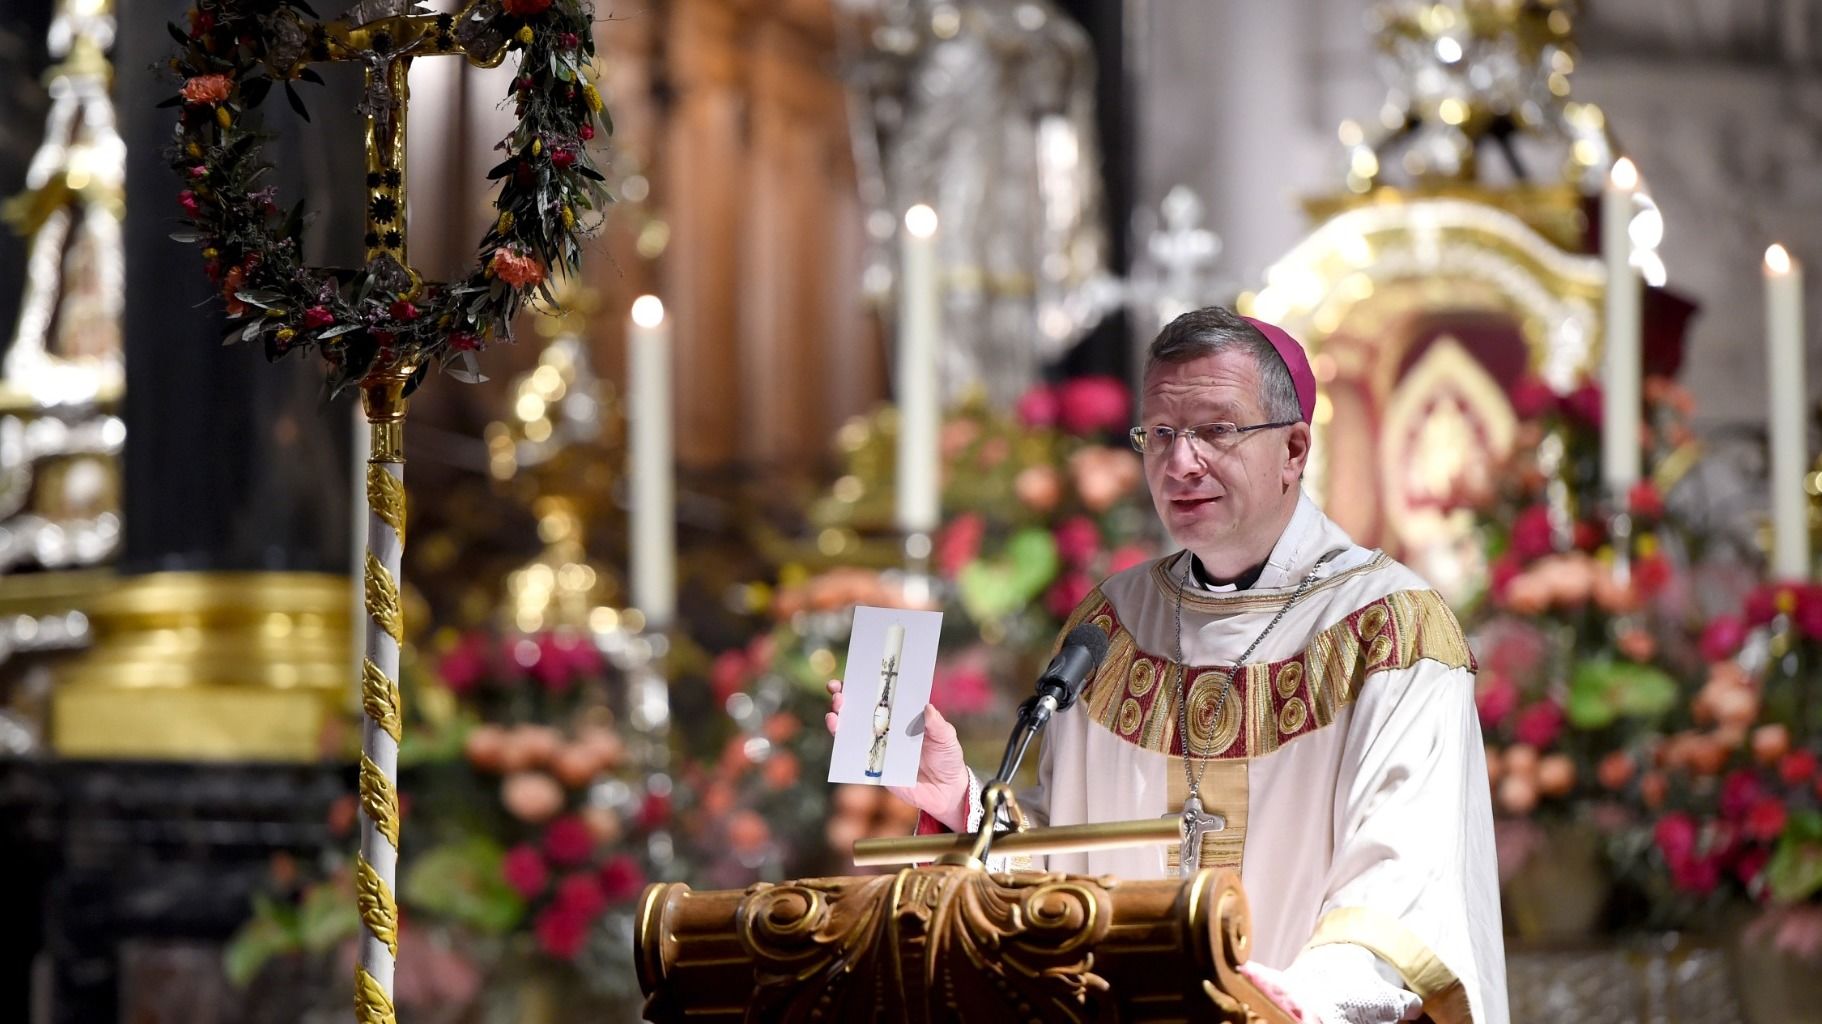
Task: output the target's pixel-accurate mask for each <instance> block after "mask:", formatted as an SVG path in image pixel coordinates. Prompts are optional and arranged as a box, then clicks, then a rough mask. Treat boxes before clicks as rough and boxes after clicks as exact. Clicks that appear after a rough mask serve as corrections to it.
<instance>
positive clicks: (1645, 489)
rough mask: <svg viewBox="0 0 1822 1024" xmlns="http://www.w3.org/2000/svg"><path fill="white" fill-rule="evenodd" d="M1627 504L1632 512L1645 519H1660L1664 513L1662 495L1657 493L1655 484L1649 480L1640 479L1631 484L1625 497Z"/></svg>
mask: <svg viewBox="0 0 1822 1024" xmlns="http://www.w3.org/2000/svg"><path fill="white" fill-rule="evenodd" d="M1626 502H1627V506H1628V507H1629V508H1630V509H1631V510H1632V514H1633V515H1635V516H1640V517H1642V518H1645V519H1661V518H1663V515H1664V496H1663V495H1661V494H1659V493H1658V489H1657V486H1656V485H1654V484H1653V483H1652V482H1651V481H1649V480H1640V481H1639V482H1638V483H1636V484H1633V485H1632V491H1631V493H1629V494H1628V495H1627V497H1626Z"/></svg>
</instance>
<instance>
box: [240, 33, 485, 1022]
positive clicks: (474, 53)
mask: <svg viewBox="0 0 1822 1024" xmlns="http://www.w3.org/2000/svg"><path fill="white" fill-rule="evenodd" d="M413 6H414V5H413V4H412V2H411V0H360V2H358V3H356V4H355V5H354V6H352V7H350V8H349V9H348V11H347V13H346V14H344V15H343V17H342V18H341V19H340V20H338V21H333V22H325V23H322V24H320V25H318V26H315V27H313V28H310V29H305V28H304V27H303V25H302V24H301V23H299V22H298V21H295V20H281V21H278V22H277V23H276V26H275V28H274V34H275V36H276V38H274V39H271V40H270V41H269V43H270V49H269V50H268V54H269V61H268V63H269V64H270V66H271V72H272V77H273V78H275V79H278V80H282V81H287V82H288V81H290V80H292V79H294V78H297V77H299V75H300V74H301V73H302V71H303V69H304V68H305V67H306V65H308V64H311V63H322V62H353V63H358V64H360V65H361V66H362V68H363V69H364V71H365V79H364V83H363V92H362V102H361V113H362V114H363V115H364V120H365V125H366V149H367V159H366V164H367V177H366V193H365V195H364V196H363V205H364V206H365V208H366V236H365V239H364V241H365V244H366V255H367V263H368V266H369V267H370V268H371V270H372V272H373V273H374V274H375V276H376V277H378V278H379V279H380V282H381V283H382V284H384V285H386V286H388V287H389V288H391V289H393V290H394V291H396V292H398V293H400V294H403V295H410V294H413V293H415V292H416V291H417V290H418V289H419V288H420V287H421V286H422V279H421V278H420V276H419V275H418V273H417V272H416V271H415V270H413V269H412V268H411V266H410V264H408V263H407V262H406V257H405V242H406V239H405V230H406V220H405V123H406V118H405V115H406V107H407V104H408V102H409V99H410V89H409V87H408V84H407V75H408V73H409V71H410V68H411V61H412V58H414V57H419V56H435V55H459V56H463V57H466V58H467V59H468V61H469V62H470V63H472V64H475V65H476V66H479V67H493V66H496V65H498V64H499V63H500V62H501V61H502V60H504V59H505V56H506V49H507V46H506V44H507V39H506V37H505V36H504V35H501V34H500V33H499V32H498V31H497V30H496V29H494V28H493V27H492V25H491V24H490V22H491V20H492V19H493V17H495V16H497V15H498V13H499V8H498V6H497V5H496V4H495V3H494V2H493V0H480V2H476V3H471V4H469V5H468V6H466V7H465V8H464V9H463V10H462V12H461V13H460V14H455V15H450V14H426V13H410V12H411V10H412V8H413ZM300 112H301V111H300ZM419 369H420V367H419V366H418V365H416V364H415V363H411V362H403V363H402V362H398V361H392V362H388V361H385V360H380V361H377V362H376V363H375V364H374V366H373V368H372V369H371V370H370V371H369V372H368V374H367V376H366V377H364V378H363V379H362V380H361V382H360V388H361V401H362V408H363V410H364V411H365V413H366V416H367V422H368V428H369V431H370V436H371V441H372V450H371V455H370V457H369V458H368V465H367V508H368V519H367V550H366V557H365V559H364V570H363V575H364V587H365V594H366V609H367V625H366V646H365V659H364V661H363V662H362V671H361V705H362V709H363V711H364V712H365V719H364V722H363V725H362V735H361V767H360V805H361V848H360V857H359V859H358V860H357V861H356V864H355V889H356V899H357V901H358V903H359V909H360V917H361V923H362V926H363V928H364V934H363V935H362V938H361V948H360V963H359V966H358V967H357V968H356V970H355V1017H356V1019H357V1020H358V1021H359V1022H360V1024H392V1022H393V1021H394V1019H395V1018H394V1012H393V1004H392V990H393V985H392V980H393V968H394V965H395V963H396V961H397V957H398V904H397V901H396V899H395V898H394V895H393V893H394V891H395V889H396V883H397V876H398V847H399V799H398V750H399V741H400V738H401V735H402V725H403V720H402V713H401V711H400V706H399V687H398V683H397V678H398V669H399V645H400V643H401V642H402V640H403V636H404V617H403V614H402V612H401V610H400V602H399V586H398V579H399V567H400V559H401V555H402V554H403V552H404V546H405V485H404V464H405V457H404V423H405V410H406V397H405V394H406V391H407V388H408V385H409V383H410V382H411V380H412V377H413V376H414V375H415V374H416V373H417V372H418V371H419Z"/></svg>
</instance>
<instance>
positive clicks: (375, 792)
mask: <svg viewBox="0 0 1822 1024" xmlns="http://www.w3.org/2000/svg"><path fill="white" fill-rule="evenodd" d="M361 809H362V810H364V811H366V812H367V818H368V819H369V820H370V821H372V822H373V824H374V827H375V828H378V829H379V830H380V835H383V836H385V837H386V838H387V840H388V841H390V842H391V843H392V848H393V849H395V850H396V849H398V848H399V794H398V790H396V789H394V788H393V786H392V780H391V779H388V778H387V777H386V773H385V772H382V771H380V766H379V765H377V764H374V763H373V759H372V758H370V757H368V756H367V755H366V754H362V755H361Z"/></svg>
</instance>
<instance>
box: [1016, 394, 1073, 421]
mask: <svg viewBox="0 0 1822 1024" xmlns="http://www.w3.org/2000/svg"><path fill="white" fill-rule="evenodd" d="M1013 413H1014V414H1015V415H1016V416H1018V418H1019V422H1020V423H1023V424H1025V425H1026V426H1028V427H1054V426H1056V423H1057V417H1058V416H1059V415H1060V413H1061V409H1060V407H1059V406H1058V404H1057V394H1056V392H1055V391H1052V390H1050V389H1049V388H1048V387H1045V386H1044V385H1042V384H1040V385H1038V386H1037V387H1034V388H1032V389H1031V390H1030V391H1027V392H1025V393H1024V394H1023V395H1020V396H1019V400H1018V402H1017V404H1015V405H1014V406H1013Z"/></svg>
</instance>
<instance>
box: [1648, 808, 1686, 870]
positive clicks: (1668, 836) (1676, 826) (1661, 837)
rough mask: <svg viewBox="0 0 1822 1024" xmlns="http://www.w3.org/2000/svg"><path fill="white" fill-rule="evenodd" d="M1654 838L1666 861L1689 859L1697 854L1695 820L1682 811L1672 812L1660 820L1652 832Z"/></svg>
mask: <svg viewBox="0 0 1822 1024" xmlns="http://www.w3.org/2000/svg"><path fill="white" fill-rule="evenodd" d="M1652 838H1653V839H1655V840H1656V841H1657V844H1658V849H1659V850H1662V851H1663V852H1664V858H1665V859H1666V860H1672V861H1677V860H1684V859H1687V858H1688V856H1689V855H1690V854H1691V853H1694V852H1695V839H1696V825H1695V819H1694V818H1691V817H1690V816H1689V815H1687V814H1684V813H1683V812H1682V811H1671V812H1670V813H1669V814H1666V815H1664V816H1663V817H1662V818H1659V819H1658V823H1657V828H1655V829H1653V830H1652Z"/></svg>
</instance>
